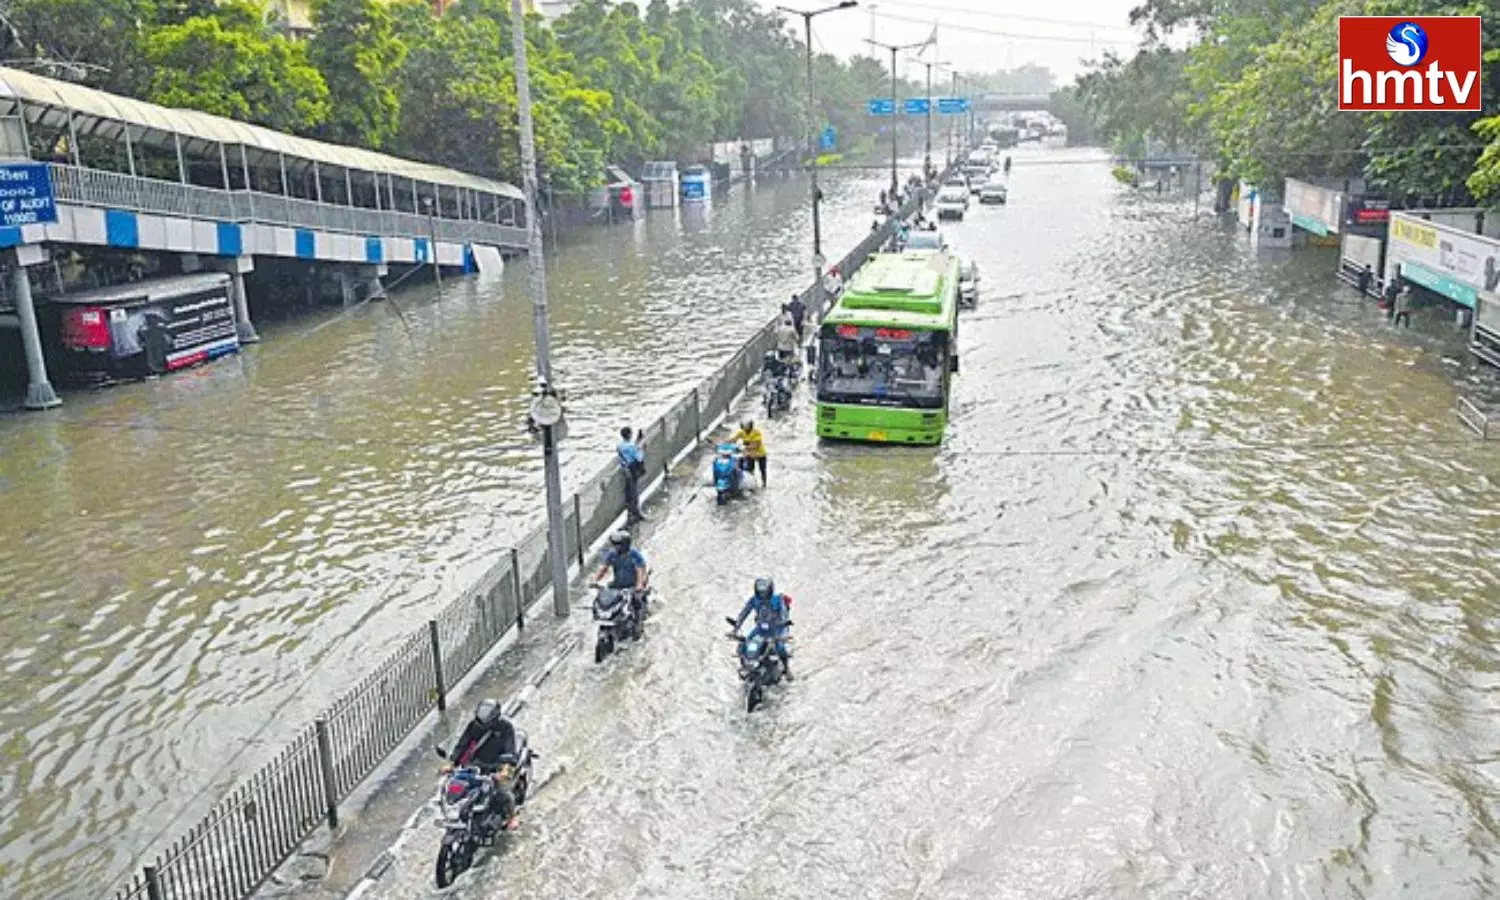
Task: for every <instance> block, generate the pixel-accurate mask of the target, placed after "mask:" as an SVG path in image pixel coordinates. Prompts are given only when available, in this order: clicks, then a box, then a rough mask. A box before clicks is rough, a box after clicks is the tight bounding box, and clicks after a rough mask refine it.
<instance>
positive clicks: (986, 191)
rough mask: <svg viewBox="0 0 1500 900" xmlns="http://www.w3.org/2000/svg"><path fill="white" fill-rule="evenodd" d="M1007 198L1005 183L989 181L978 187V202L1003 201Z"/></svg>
mask: <svg viewBox="0 0 1500 900" xmlns="http://www.w3.org/2000/svg"><path fill="white" fill-rule="evenodd" d="M1007 199H1008V192H1007V191H1006V189H1005V185H1004V184H1002V183H1000V182H998V181H991V182H989V183H987V184H985V186H984V187H982V188H980V189H979V202H980V203H1004V202H1005V201H1006V200H1007Z"/></svg>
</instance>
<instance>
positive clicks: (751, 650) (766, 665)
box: [725, 617, 792, 713]
mask: <svg viewBox="0 0 1500 900" xmlns="http://www.w3.org/2000/svg"><path fill="white" fill-rule="evenodd" d="M725 621H727V622H728V623H729V627H730V629H731V631H730V632H729V639H730V640H732V641H735V642H736V643H737V644H738V645H739V647H738V649H737V656H738V658H739V663H740V681H742V682H744V684H745V712H752V713H753V712H755V709H756V707H758V706H760V704H761V701H762V700H764V699H765V697H766V688H768V687H771V686H772V685H776V684H780V683H781V679H782V678H783V677H785V675H786V668H785V667H784V666H783V665H782V664H781V656H780V655H779V654H777V652H776V640H775V638H774V636H773V635H772V634H771V631H770V629H767V628H763V627H761V626H759V625H757V626H756V627H755V628H754V629H752V630H751V631H750V633H749V634H744V635H742V634H740V633H739V630H738V623H736V622H735V620H734V619H733V618H732V617H731V618H728V619H725ZM786 627H787V628H791V627H792V622H791V620H790V619H788V620H787V622H786Z"/></svg>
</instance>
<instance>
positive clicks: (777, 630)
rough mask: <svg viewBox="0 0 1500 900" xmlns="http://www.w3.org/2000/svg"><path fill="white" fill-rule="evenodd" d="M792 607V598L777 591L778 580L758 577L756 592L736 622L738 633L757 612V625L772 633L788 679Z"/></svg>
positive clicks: (777, 653)
mask: <svg viewBox="0 0 1500 900" xmlns="http://www.w3.org/2000/svg"><path fill="white" fill-rule="evenodd" d="M791 609H792V598H791V597H789V596H788V595H786V594H778V593H776V582H774V581H772V580H771V579H769V578H757V579H755V593H753V594H751V595H750V599H749V600H746V601H745V608H744V609H741V610H740V615H739V618H738V619H736V620H735V623H734V630H735V632H736V633H738V632H739V630H740V627H741V626H742V625H744V624H745V620H746V619H748V618H749V617H750V614H751V613H755V627H757V628H765V629H766V630H768V631H769V632H770V633H771V636H772V640H773V641H774V644H773V645H772V646H773V647H774V648H775V650H776V655H777V656H779V657H781V668H782V671H783V673H784V674H785V675H786V680H787V681H791V680H792V665H791V653H790V652H789V651H788V650H787V646H786V638H787V631H788V629H787V626H786V620H787V618H788V617H789V616H790V615H791Z"/></svg>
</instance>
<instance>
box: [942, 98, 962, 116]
mask: <svg viewBox="0 0 1500 900" xmlns="http://www.w3.org/2000/svg"><path fill="white" fill-rule="evenodd" d="M968 111H969V98H968V97H939V98H938V115H940V116H957V115H962V114H964V113H966V112H968Z"/></svg>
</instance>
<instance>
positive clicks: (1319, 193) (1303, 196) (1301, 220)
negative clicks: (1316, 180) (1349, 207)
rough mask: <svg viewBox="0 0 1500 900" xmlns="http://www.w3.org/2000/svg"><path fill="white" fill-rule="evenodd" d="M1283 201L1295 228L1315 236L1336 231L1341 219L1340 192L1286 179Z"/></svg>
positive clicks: (1342, 200)
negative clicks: (1284, 198)
mask: <svg viewBox="0 0 1500 900" xmlns="http://www.w3.org/2000/svg"><path fill="white" fill-rule="evenodd" d="M1284 202H1285V206H1286V211H1287V213H1288V214H1289V215H1290V216H1291V217H1292V224H1293V225H1295V226H1297V227H1298V228H1301V229H1302V230H1304V231H1311V232H1312V233H1313V234H1317V235H1327V234H1338V231H1339V225H1340V223H1341V222H1342V221H1343V218H1344V215H1343V208H1344V194H1343V192H1342V191H1334V190H1330V189H1328V188H1325V187H1318V186H1317V185H1315V184H1308V183H1307V182H1305V181H1298V180H1297V179H1295V178H1288V179H1287V180H1286V200H1285V201H1284Z"/></svg>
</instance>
